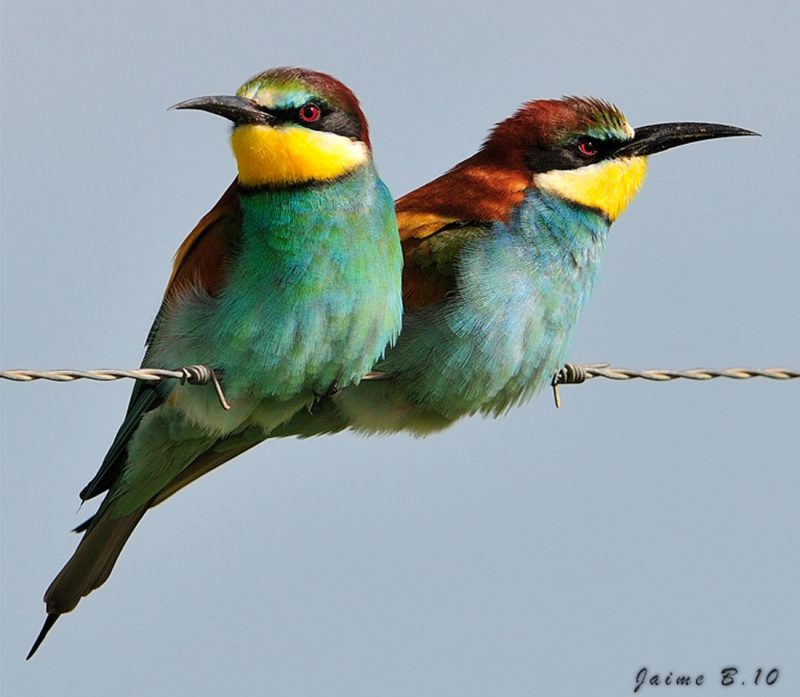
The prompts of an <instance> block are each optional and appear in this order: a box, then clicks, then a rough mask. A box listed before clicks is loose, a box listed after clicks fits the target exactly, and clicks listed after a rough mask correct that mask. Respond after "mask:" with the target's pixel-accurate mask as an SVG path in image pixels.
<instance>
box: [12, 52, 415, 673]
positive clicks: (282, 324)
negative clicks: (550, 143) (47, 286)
mask: <svg viewBox="0 0 800 697" xmlns="http://www.w3.org/2000/svg"><path fill="white" fill-rule="evenodd" d="M175 108H177V109H200V110H203V111H208V112H211V113H213V114H218V115H220V116H224V117H225V118H227V119H229V120H230V121H232V122H233V131H232V135H231V143H232V146H233V152H234V155H235V157H236V162H237V165H238V178H237V180H236V181H235V182H234V183H233V184H232V185H231V186H230V188H229V189H228V190H227V191H226V192H225V194H224V195H223V196H222V198H221V199H220V201H219V202H218V203H217V204H216V206H214V208H213V209H212V210H211V211H210V212H209V213H208V214H207V215H206V216H205V217H203V218H202V220H201V221H200V222H199V223H198V225H197V226H196V227H195V228H194V230H193V231H192V232H191V234H190V235H189V237H188V238H187V239H186V240H185V241H184V243H183V244H182V245H181V247H180V249H179V250H178V253H177V256H176V258H175V263H174V268H173V272H172V277H171V278H170V281H169V284H168V286H167V290H166V292H165V295H164V301H163V303H162V305H161V309H160V310H159V312H158V315H157V317H156V320H155V322H154V324H153V328H152V330H151V331H150V335H149V337H148V339H147V352H146V354H145V358H144V361H143V366H145V367H148V366H149V367H164V366H170V367H179V366H186V365H192V364H205V365H208V366H210V367H212V368H213V369H214V370H215V372H216V373H218V374H219V375H220V377H221V379H222V382H223V384H224V391H225V395H226V397H227V399H228V400H229V401H230V402H231V404H232V408H231V409H230V411H224V410H223V409H222V408H221V407H220V405H219V403H218V401H217V398H216V396H215V393H214V391H213V389H212V388H211V387H210V386H207V387H197V386H189V385H181V384H176V382H175V381H169V382H162V383H159V384H158V385H156V386H153V385H152V384H150V383H138V384H137V385H136V387H135V388H134V390H133V395H132V397H131V400H130V404H129V406H128V411H127V414H126V415H125V419H124V421H123V423H122V426H121V427H120V429H119V432H118V433H117V435H116V438H115V439H114V441H113V443H112V445H111V449H110V450H109V452H108V454H107V455H106V457H105V460H104V461H103V463H102V465H101V467H100V470H99V472H98V473H97V475H96V476H95V478H94V479H93V480H92V481H91V482H89V484H88V485H87V486H86V487H85V488H84V489H83V491H82V492H81V499H83V500H87V499H90V498H92V497H95V496H98V495H99V494H102V493H103V492H107V493H106V495H105V498H104V499H103V501H102V503H101V504H100V507H99V509H98V511H97V513H96V514H95V515H94V516H93V517H92V518H91V519H90V520H89V521H87V522H86V523H85V524H84V525H82V526H79V528H78V531H80V532H83V538H82V539H81V542H80V544H79V545H78V548H77V550H76V551H75V553H74V554H73V555H72V557H71V559H70V560H69V561H68V562H67V564H66V566H65V567H64V568H63V569H62V571H61V572H60V573H59V574H58V576H56V578H55V580H54V581H53V582H52V583H51V584H50V587H49V588H48V589H47V592H46V593H45V596H44V600H45V603H46V604H47V620H46V621H45V624H44V627H43V628H42V631H41V632H40V634H39V636H38V638H37V639H36V642H35V643H34V645H33V648H32V649H31V651H30V654H29V655H28V658H30V657H31V656H32V655H33V653H34V652H35V651H36V649H37V648H38V647H39V645H40V644H41V642H42V640H43V639H44V637H45V635H46V634H47V632H48V631H49V630H50V628H51V627H52V626H53V624H54V623H55V621H56V620H57V619H58V617H59V616H60V615H61V614H63V613H65V612H69V611H71V610H72V609H74V608H75V606H76V605H77V604H78V602H79V601H80V599H81V597H83V596H85V595H88V594H89V593H90V592H91V591H92V590H94V589H95V588H97V587H98V586H100V585H101V584H103V583H104V582H105V580H106V579H107V578H108V576H109V574H110V573H111V570H112V568H113V566H114V563H115V562H116V561H117V558H118V557H119V554H120V552H121V551H122V548H123V546H124V545H125V542H126V541H127V539H128V537H129V536H130V534H131V532H132V531H133V529H134V528H135V527H136V525H137V524H138V523H139V521H140V520H141V518H142V516H143V515H144V513H145V512H146V511H147V509H148V508H149V507H150V506H151V505H153V504H154V502H155V501H157V500H160V498H159V497H161V498H164V496H165V493H164V488H165V487H166V486H168V485H169V484H170V482H172V481H173V480H175V479H176V478H179V477H180V476H181V474H182V473H184V472H186V471H187V470H191V471H192V472H195V473H197V472H200V471H203V470H204V469H209V467H208V463H221V462H223V461H225V460H227V459H230V458H231V457H233V456H234V455H235V454H236V453H238V452H239V451H241V450H242V449H243V448H242V447H240V445H239V443H240V441H243V442H246V443H248V444H253V443H254V442H258V441H259V440H261V439H263V438H264V437H266V435H267V434H268V433H269V432H271V431H272V430H273V429H274V428H275V427H276V426H278V425H280V424H282V423H284V422H286V421H287V420H289V419H290V418H291V417H292V415H293V414H294V413H295V412H297V411H298V410H303V409H307V408H310V406H311V405H312V404H313V403H314V402H315V401H316V400H317V399H319V398H320V397H321V396H322V395H325V394H326V393H328V392H329V391H330V390H331V388H332V386H334V385H335V386H337V387H345V386H348V385H352V384H355V383H358V381H359V380H360V379H361V377H362V376H363V375H364V374H365V373H367V372H368V371H369V370H370V369H371V368H372V366H373V365H374V363H375V362H376V361H377V360H378V359H379V358H380V357H381V356H382V355H383V353H384V350H385V348H386V346H387V345H388V344H391V343H392V342H393V341H394V340H395V338H396V337H397V334H398V332H399V330H400V325H401V316H402V305H401V293H400V287H401V268H402V252H401V249H400V241H399V237H398V234H397V225H396V221H395V216H394V207H393V201H392V198H391V196H390V194H389V192H388V190H387V188H386V187H385V186H384V184H383V182H382V181H381V180H380V179H379V177H378V174H377V172H376V170H375V166H374V164H373V160H372V152H371V147H370V141H369V135H368V131H367V122H366V120H365V118H364V115H363V113H362V112H361V109H360V107H359V104H358V101H357V99H356V97H355V95H354V94H353V93H352V92H351V91H350V90H349V89H348V88H347V87H346V86H345V85H343V84H342V83H341V82H339V81H338V80H336V79H334V78H332V77H330V76H328V75H324V74H322V73H318V72H313V71H310V70H304V69H300V68H278V69H274V70H268V71H266V72H264V73H261V74H260V75H257V76H255V77H254V78H253V79H251V80H250V81H248V82H247V83H245V84H244V85H243V86H242V87H241V88H240V89H239V90H238V92H237V94H236V96H218V97H201V98H198V99H190V100H189V101H185V102H181V103H180V104H177V105H176V107H175ZM194 476H197V474H195V475H194ZM192 478H194V477H192Z"/></svg>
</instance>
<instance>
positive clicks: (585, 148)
mask: <svg viewBox="0 0 800 697" xmlns="http://www.w3.org/2000/svg"><path fill="white" fill-rule="evenodd" d="M578 151H579V152H580V154H581V155H583V156H584V157H594V156H595V155H597V152H598V148H597V143H595V142H594V141H593V140H591V139H590V138H582V139H581V140H579V141H578Z"/></svg>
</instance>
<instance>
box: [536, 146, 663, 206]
mask: <svg viewBox="0 0 800 697" xmlns="http://www.w3.org/2000/svg"><path fill="white" fill-rule="evenodd" d="M645 174H647V158H645V157H624V158H620V159H618V160H607V161H605V162H598V163H597V164H595V165H587V166H586V167H579V168H578V169H568V170H553V171H551V172H543V173H541V174H536V175H534V178H533V181H534V183H535V184H536V186H537V187H538V188H540V189H541V190H542V191H546V192H548V193H551V194H555V195H556V196H559V197H560V198H563V199H565V200H567V201H572V202H573V203H578V204H580V205H581V206H588V207H589V208H595V209H597V210H599V211H602V212H603V213H605V215H606V216H607V217H608V219H609V220H611V221H614V220H616V219H617V218H618V217H619V216H620V215H621V213H622V212H623V211H624V210H625V209H626V208H627V207H628V204H629V203H630V202H631V200H632V199H633V197H634V196H635V195H636V192H637V191H639V188H640V187H641V186H642V183H643V182H644V177H645Z"/></svg>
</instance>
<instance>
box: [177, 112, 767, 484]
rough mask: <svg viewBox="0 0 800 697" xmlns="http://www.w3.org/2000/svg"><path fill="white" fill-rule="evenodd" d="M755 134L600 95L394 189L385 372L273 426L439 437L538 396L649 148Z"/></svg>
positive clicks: (495, 135)
mask: <svg viewBox="0 0 800 697" xmlns="http://www.w3.org/2000/svg"><path fill="white" fill-rule="evenodd" d="M757 135H759V134H757V133H755V132H753V131H750V130H747V129H743V128H738V127H734V126H727V125H723V124H713V123H696V122H679V123H660V124H654V125H648V126H643V127H639V128H636V129H634V128H632V127H631V125H630V124H629V122H628V120H627V119H626V117H625V116H624V114H623V113H622V111H621V110H620V109H619V108H618V107H616V106H615V105H613V104H611V103H609V102H606V101H603V100H600V99H596V98H590V97H565V98H562V99H543V100H535V101H530V102H526V103H524V104H523V105H522V106H521V107H520V108H519V109H518V110H517V111H516V112H515V113H514V114H513V115H512V116H510V117H509V118H507V119H505V120H504V121H502V122H500V123H498V124H497V125H496V126H495V127H494V128H493V129H492V130H491V132H490V133H489V135H488V137H487V138H486V140H485V141H484V143H483V145H482V147H481V148H480V149H479V150H478V152H477V153H476V154H474V155H472V156H471V157H469V158H467V159H465V160H464V161H462V162H460V163H458V164H456V165H455V166H454V167H453V168H452V169H450V170H449V171H448V172H446V173H445V174H443V175H442V176H440V177H438V178H436V179H433V180H432V181H430V182H428V183H427V184H424V185H423V186H421V187H419V188H418V189H416V190H414V191H412V192H410V193H408V194H406V195H405V196H403V197H402V198H400V199H399V200H398V201H397V202H396V211H397V220H398V226H399V230H400V237H401V239H402V245H403V255H404V260H405V266H404V270H403V303H404V319H403V330H402V332H401V334H400V338H399V339H398V342H397V344H396V345H395V346H394V347H393V348H392V349H391V350H389V351H388V352H387V355H386V357H385V359H384V360H383V361H381V362H379V363H378V364H377V365H376V366H375V368H374V371H376V372H378V373H382V374H383V375H384V377H385V378H386V379H384V380H375V381H370V382H362V383H360V384H359V385H357V386H352V387H349V388H346V389H342V390H339V391H338V392H336V393H335V394H332V395H331V396H330V397H329V398H328V399H326V400H325V401H324V402H323V403H322V404H321V405H319V406H318V408H317V409H316V410H315V412H314V413H313V414H308V413H302V414H301V413H298V414H297V415H296V417H295V418H293V419H292V420H291V421H290V422H288V423H287V424H284V425H282V426H281V427H279V428H278V429H276V430H275V431H273V433H272V435H273V436H274V437H277V436H291V435H298V436H312V435H316V434H320V433H330V432H336V431H340V430H343V429H346V428H349V429H352V430H354V431H357V432H361V433H364V434H376V433H377V434H380V433H395V432H399V431H405V432H410V433H412V434H414V435H416V436H425V435H428V434H430V433H434V432H437V431H441V430H442V429H445V428H447V427H449V426H450V425H452V424H453V423H454V422H455V421H457V420H458V419H460V418H462V417H464V416H468V415H472V414H476V413H477V414H484V415H489V416H498V415H501V414H503V413H505V412H506V411H507V410H508V409H510V408H512V407H513V406H515V405H519V404H521V403H523V402H525V401H527V400H529V399H530V398H531V397H532V396H533V395H535V394H536V393H537V392H539V391H540V390H541V389H542V388H543V387H544V386H546V385H549V384H550V383H551V380H552V378H553V376H554V375H555V373H556V372H557V371H558V370H559V368H560V367H561V366H562V365H563V364H564V362H565V360H566V358H567V354H568V351H569V346H570V340H571V338H572V335H573V332H574V330H575V326H576V323H577V321H578V318H579V316H580V313H581V310H582V309H583V307H584V306H585V305H586V303H587V301H588V300H589V297H590V295H591V292H592V287H593V286H594V283H595V279H596V278H597V274H598V268H599V263H600V260H601V258H602V255H603V251H604V248H605V245H606V241H607V238H608V233H609V229H610V227H611V225H612V223H613V222H614V221H615V220H617V218H618V217H619V216H620V215H621V214H622V213H623V211H624V210H625V209H626V208H627V206H628V205H629V204H630V202H631V200H632V199H633V198H634V196H635V195H636V193H637V192H638V191H639V189H640V187H641V186H642V183H643V181H644V179H645V175H646V170H647V158H648V156H651V155H654V154H656V153H660V152H662V151H665V150H669V149H671V148H674V147H676V146H679V145H684V144H688V143H694V142H698V141H703V140H709V139H716V138H726V137H732V136H757ZM180 483H181V482H176V483H175V484H173V488H175V486H176V485H177V484H180Z"/></svg>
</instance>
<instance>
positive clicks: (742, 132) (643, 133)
mask: <svg viewBox="0 0 800 697" xmlns="http://www.w3.org/2000/svg"><path fill="white" fill-rule="evenodd" d="M757 135H760V134H759V133H755V132H754V131H748V130H746V129H744V128H737V127H736V126H725V125H723V124H720V123H657V124H654V125H652V126H641V127H639V128H637V129H636V132H635V135H634V137H633V140H631V141H629V142H628V143H626V144H625V145H623V146H622V147H621V148H620V149H619V150H617V151H616V152H615V153H614V157H633V156H636V155H654V154H655V153H657V152H662V151H663V150H669V149H670V148H675V147H677V146H679V145H686V144H687V143H695V142H697V141H700V140H711V139H713V138H731V137H733V136H757Z"/></svg>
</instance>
